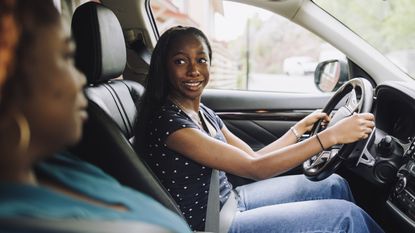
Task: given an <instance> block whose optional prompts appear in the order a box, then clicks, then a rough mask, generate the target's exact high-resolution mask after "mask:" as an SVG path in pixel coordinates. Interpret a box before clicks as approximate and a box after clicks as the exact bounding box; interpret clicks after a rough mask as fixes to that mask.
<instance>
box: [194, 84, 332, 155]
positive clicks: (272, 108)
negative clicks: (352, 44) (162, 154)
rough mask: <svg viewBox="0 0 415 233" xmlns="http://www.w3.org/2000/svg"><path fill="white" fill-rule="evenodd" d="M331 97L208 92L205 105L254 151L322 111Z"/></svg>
mask: <svg viewBox="0 0 415 233" xmlns="http://www.w3.org/2000/svg"><path fill="white" fill-rule="evenodd" d="M330 97H331V95H330V94H326V93H321V94H320V93H319V94H297V93H295V94H293V93H272V92H253V91H230V90H205V93H204V95H203V97H202V102H203V103H204V104H205V105H207V106H208V107H209V108H211V109H213V110H214V111H215V112H216V113H217V114H218V115H219V116H220V117H221V119H222V120H223V121H224V122H225V124H226V126H227V127H228V128H229V130H231V131H232V132H233V133H234V134H235V135H236V136H238V137H239V138H241V139H242V140H244V141H245V142H246V143H248V145H250V146H251V147H252V148H253V149H254V150H258V149H261V148H262V147H263V146H265V145H267V144H269V143H271V142H272V141H274V140H276V139H278V138H279V137H281V136H282V135H283V134H284V133H285V132H286V131H287V130H288V129H289V128H290V127H291V126H292V125H294V124H295V123H296V122H297V121H299V120H300V119H302V118H303V117H305V116H306V115H308V114H309V113H311V112H312V111H314V110H315V109H319V108H323V107H324V105H325V104H326V103H327V101H328V100H329V98H330Z"/></svg>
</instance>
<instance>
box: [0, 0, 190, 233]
mask: <svg viewBox="0 0 415 233" xmlns="http://www.w3.org/2000/svg"><path fill="white" fill-rule="evenodd" d="M0 11H1V15H0V26H1V32H2V33H1V34H0V42H3V41H4V40H5V37H7V36H9V35H10V34H8V33H3V32H5V29H4V25H5V24H6V23H9V22H10V18H7V17H10V15H11V17H12V19H13V20H14V22H15V24H14V27H15V28H14V29H12V30H15V31H16V32H17V33H18V34H16V35H19V36H18V37H17V38H16V39H17V43H16V46H15V48H13V46H9V47H8V49H9V50H11V51H12V52H11V54H12V55H13V57H11V61H12V64H13V66H12V68H8V67H10V66H9V65H7V66H5V65H4V64H3V62H2V63H0V65H1V66H0V69H1V72H0V74H2V73H4V74H5V75H4V80H5V82H4V85H1V86H0V88H1V92H0V93H1V98H0V100H1V102H0V218H17V219H18V218H19V217H25V218H37V219H81V220H111V221H114V220H123V221H132V222H142V223H147V224H153V225H156V226H158V227H161V228H164V229H167V230H170V231H171V232H177V233H182V232H191V230H190V228H189V227H188V225H187V224H186V222H185V221H184V220H183V219H182V218H180V217H179V216H177V215H176V214H174V213H173V212H171V211H169V210H167V209H166V208H165V207H163V206H162V205H161V204H159V203H158V202H156V201H155V200H153V199H152V198H150V197H148V196H146V195H144V194H142V193H140V192H137V191H135V190H133V189H130V188H128V187H124V186H122V185H121V184H120V183H118V182H117V181H116V180H115V179H114V178H112V177H110V176H109V175H107V174H105V173H104V172H103V171H102V170H100V169H99V168H97V167H95V166H93V165H91V164H88V163H86V162H83V161H81V160H80V159H78V158H76V157H75V156H72V155H70V154H68V153H59V152H58V151H60V150H63V149H64V148H65V147H66V146H69V145H73V144H74V143H76V142H77V141H79V139H80V137H81V133H82V124H83V122H84V121H85V120H86V119H87V113H86V107H87V100H86V99H85V97H84V94H83V87H84V85H85V77H84V75H83V74H81V73H80V72H79V71H78V70H77V69H76V68H75V67H74V61H73V53H74V46H75V45H74V43H73V42H72V40H71V38H70V36H69V30H66V27H64V24H63V23H62V22H61V20H60V16H59V13H58V11H57V10H56V8H55V7H54V5H53V2H52V1H51V0H40V1H33V0H16V1H14V2H12V1H10V0H0ZM6 11H7V12H6ZM3 12H6V13H7V14H6V13H3ZM8 30H10V28H8ZM3 45H4V44H3V43H1V44H0V55H3V52H4V50H3V49H4V46H3ZM2 61H3V60H2ZM8 64H11V63H10V62H9V63H8ZM1 78H3V76H1ZM2 80H3V79H2ZM0 231H1V230H0ZM29 231H30V230H29V229H28V230H27V231H26V232H29ZM119 232H123V229H120V231H119Z"/></svg>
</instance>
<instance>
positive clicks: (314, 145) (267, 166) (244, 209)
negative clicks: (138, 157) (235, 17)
mask: <svg viewBox="0 0 415 233" xmlns="http://www.w3.org/2000/svg"><path fill="white" fill-rule="evenodd" d="M211 59H212V51H211V47H210V44H209V41H208V39H207V38H206V36H205V35H204V34H203V33H202V32H201V31H200V30H198V29H196V28H193V27H181V26H178V27H173V28H171V29H169V30H167V31H166V32H165V33H164V34H163V35H162V36H161V37H160V39H159V40H158V43H157V45H156V47H155V49H154V51H153V55H152V59H151V65H150V70H149V74H148V79H147V87H146V93H145V96H144V97H143V100H142V102H141V105H140V109H141V111H140V113H139V118H138V121H137V122H138V123H137V125H136V144H135V147H136V149H137V150H138V151H139V152H140V153H141V154H143V155H144V157H145V159H146V161H147V163H148V164H149V166H150V167H151V168H152V170H153V171H154V172H155V173H156V175H157V176H158V177H159V179H160V180H161V182H162V183H163V184H164V186H165V187H166V188H167V190H168V191H169V192H170V194H171V195H172V196H173V198H175V200H176V202H177V203H178V204H179V206H180V208H181V210H182V212H183V214H184V216H185V217H186V219H187V221H188V223H189V224H190V226H191V227H192V228H193V229H194V230H203V229H204V227H205V222H206V219H207V216H206V208H207V202H208V201H207V200H208V193H209V184H210V178H211V174H212V168H214V169H218V170H220V171H221V172H220V174H219V179H220V189H219V190H220V196H219V198H220V206H221V207H222V206H224V205H225V204H226V203H227V202H228V201H235V200H229V199H230V198H232V197H233V196H236V201H237V211H236V210H235V212H236V213H235V215H234V218H233V222H232V223H231V225H230V227H229V228H227V229H226V231H228V232H350V233H352V232H353V233H357V232H372V233H373V232H382V229H381V228H380V227H379V226H378V225H377V224H376V222H374V220H373V219H372V218H371V217H370V216H369V215H368V214H367V213H366V212H365V211H364V210H362V209H361V208H359V207H358V206H356V205H355V204H354V203H353V197H352V193H351V191H350V189H349V187H348V185H347V183H346V181H345V180H344V179H342V178H341V177H340V176H338V175H332V176H330V177H329V178H327V179H325V180H323V181H320V182H311V181H309V180H307V179H306V178H305V177H304V176H303V175H293V176H283V177H276V178H272V177H274V176H277V175H279V174H281V173H283V172H285V171H288V170H290V169H291V168H294V167H296V166H297V165H300V164H301V163H303V162H304V161H305V160H306V159H308V158H309V157H311V156H312V155H314V154H316V153H318V152H320V151H321V150H322V149H323V147H324V148H329V147H331V146H333V145H335V144H345V143H351V142H354V141H357V140H359V139H363V138H367V137H368V135H369V134H370V133H371V132H372V128H373V127H374V122H373V119H374V116H373V115H372V114H370V113H363V114H355V115H353V116H350V117H348V118H346V119H343V120H342V121H339V122H338V123H337V124H335V125H334V126H332V127H330V128H328V129H326V130H325V131H322V132H321V133H318V134H317V135H315V136H313V137H311V138H309V139H307V140H304V141H302V142H299V143H296V142H297V140H298V136H299V135H302V134H303V133H305V132H306V131H309V130H310V129H311V127H312V125H313V124H314V123H315V122H317V121H318V120H319V119H323V120H325V121H329V120H330V119H329V117H328V116H327V115H326V114H325V113H321V112H318V111H316V112H314V113H312V114H310V115H309V116H307V117H305V118H304V119H303V120H301V121H299V122H298V123H297V124H296V125H295V126H294V127H293V129H292V130H291V131H288V132H287V133H285V134H284V135H283V136H282V137H281V138H279V139H278V140H276V141H275V142H273V143H271V144H270V145H268V146H266V147H264V148H263V149H261V150H259V151H256V152H255V151H253V150H252V149H251V148H250V147H249V146H248V145H247V144H246V143H245V142H243V141H242V140H240V139H239V138H237V137H236V136H235V135H233V134H232V133H231V132H230V131H229V130H228V129H227V127H226V126H225V125H224V124H223V122H222V120H221V119H220V118H219V117H218V115H216V114H215V112H213V111H212V110H211V109H209V108H208V107H206V106H205V105H203V104H202V103H201V96H202V92H203V90H204V88H205V87H206V85H207V84H208V81H209V75H210V73H209V72H210V70H209V68H210V63H211ZM225 172H226V173H231V174H235V175H238V176H242V177H247V178H250V179H254V180H261V181H257V182H254V183H252V184H248V185H245V186H242V187H237V188H236V189H233V187H232V185H231V184H230V183H229V182H228V180H227V177H226V174H225ZM232 192H235V193H236V195H231V194H232ZM208 217H211V216H208Z"/></svg>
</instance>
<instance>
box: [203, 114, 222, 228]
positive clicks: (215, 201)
mask: <svg viewBox="0 0 415 233" xmlns="http://www.w3.org/2000/svg"><path fill="white" fill-rule="evenodd" d="M200 115H201V119H202V121H203V123H204V125H205V126H206V129H207V130H208V132H209V134H210V136H212V137H213V136H214V135H215V132H213V129H212V126H211V124H210V123H209V122H208V121H207V119H206V117H205V114H203V112H202V111H200ZM219 208H220V203H219V171H218V170H216V169H212V174H211V176H210V184H209V194H208V202H207V208H206V223H205V231H207V232H219Z"/></svg>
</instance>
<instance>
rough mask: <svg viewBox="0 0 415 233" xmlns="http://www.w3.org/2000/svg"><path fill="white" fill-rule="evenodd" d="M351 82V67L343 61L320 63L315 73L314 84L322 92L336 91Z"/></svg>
mask: <svg viewBox="0 0 415 233" xmlns="http://www.w3.org/2000/svg"><path fill="white" fill-rule="evenodd" d="M348 80H349V66H348V65H347V63H346V62H344V61H341V60H328V61H323V62H320V63H319V64H318V65H317V67H316V71H315V72H314V84H315V85H316V86H317V88H318V89H319V90H320V91H322V92H332V91H336V90H337V89H338V88H339V87H340V86H341V85H343V83H345V82H347V81H348Z"/></svg>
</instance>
